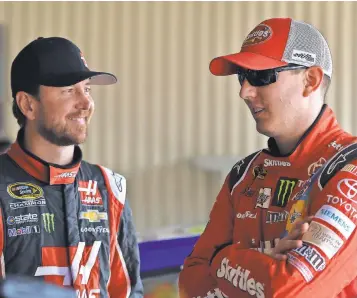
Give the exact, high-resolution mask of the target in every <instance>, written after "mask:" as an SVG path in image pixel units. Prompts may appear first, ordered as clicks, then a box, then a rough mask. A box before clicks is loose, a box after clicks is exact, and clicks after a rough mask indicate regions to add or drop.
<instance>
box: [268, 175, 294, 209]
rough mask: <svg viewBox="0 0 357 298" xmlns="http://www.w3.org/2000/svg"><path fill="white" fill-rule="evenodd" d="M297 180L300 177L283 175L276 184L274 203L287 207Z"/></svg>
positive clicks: (274, 204)
mask: <svg viewBox="0 0 357 298" xmlns="http://www.w3.org/2000/svg"><path fill="white" fill-rule="evenodd" d="M297 182H298V179H292V178H287V177H281V178H280V179H279V181H278V184H277V186H276V190H275V193H274V198H273V202H272V205H273V206H278V207H285V206H286V205H287V203H288V201H289V199H290V196H291V194H292V192H293V190H294V188H295V186H296V184H297Z"/></svg>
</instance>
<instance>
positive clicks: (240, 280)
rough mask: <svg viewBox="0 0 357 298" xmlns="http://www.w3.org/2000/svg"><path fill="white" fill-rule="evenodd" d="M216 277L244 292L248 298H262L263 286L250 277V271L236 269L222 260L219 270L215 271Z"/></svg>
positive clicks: (240, 268) (226, 260)
mask: <svg viewBox="0 0 357 298" xmlns="http://www.w3.org/2000/svg"><path fill="white" fill-rule="evenodd" d="M216 274H217V277H218V278H223V279H225V280H227V281H229V282H230V283H231V284H232V285H233V286H234V287H236V288H238V289H240V290H241V291H243V292H246V293H247V294H249V295H250V296H255V297H257V298H264V297H265V294H264V285H263V284H262V283H260V282H258V281H256V280H255V279H254V278H252V277H250V271H249V270H248V269H244V268H242V267H241V266H239V265H237V267H236V268H234V267H231V266H230V265H229V260H228V259H227V258H224V259H223V260H222V262H221V268H219V269H218V270H217V273H216Z"/></svg>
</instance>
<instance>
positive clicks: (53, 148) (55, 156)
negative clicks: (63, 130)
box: [23, 129, 74, 166]
mask: <svg viewBox="0 0 357 298" xmlns="http://www.w3.org/2000/svg"><path fill="white" fill-rule="evenodd" d="M23 145H24V147H25V149H26V150H27V151H29V152H31V153H32V154H34V155H35V156H37V157H39V158H40V159H42V160H44V161H46V162H48V163H52V164H56V165H60V166H64V165H68V164H70V163H72V161H73V155H74V146H73V145H72V146H63V147H62V146H57V145H54V144H52V143H50V142H49V141H47V140H46V139H44V138H43V137H42V136H41V135H39V134H38V133H34V132H32V131H31V130H30V129H25V133H24V144H23Z"/></svg>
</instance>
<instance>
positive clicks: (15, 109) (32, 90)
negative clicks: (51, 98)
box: [12, 84, 40, 127]
mask: <svg viewBox="0 0 357 298" xmlns="http://www.w3.org/2000/svg"><path fill="white" fill-rule="evenodd" d="M24 92H26V93H28V94H30V95H32V96H34V97H36V98H37V99H38V100H39V98H40V85H36V84H34V85H32V86H28V88H27V89H26V90H24ZM13 96H14V97H13V101H12V113H13V114H14V116H15V118H16V120H17V123H18V124H19V125H20V127H23V126H25V124H26V116H25V115H24V114H22V112H21V110H20V108H19V106H18V105H17V102H16V94H14V95H13Z"/></svg>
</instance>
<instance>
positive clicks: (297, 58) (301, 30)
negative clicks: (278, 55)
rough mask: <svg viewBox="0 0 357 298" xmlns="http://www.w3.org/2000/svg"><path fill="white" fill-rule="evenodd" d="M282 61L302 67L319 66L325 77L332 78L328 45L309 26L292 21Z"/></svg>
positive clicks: (320, 35)
mask: <svg viewBox="0 0 357 298" xmlns="http://www.w3.org/2000/svg"><path fill="white" fill-rule="evenodd" d="M282 60H283V61H285V62H288V63H294V64H299V65H304V66H312V65H317V66H320V67H321V68H322V69H323V71H324V73H325V74H326V75H328V76H329V77H330V78H331V77H332V57H331V52H330V49H329V47H328V44H327V42H326V40H325V38H324V37H323V36H322V34H321V33H320V32H319V31H318V30H317V29H316V28H314V27H313V26H311V25H310V24H307V23H304V22H300V21H294V20H292V22H291V27H290V32H289V37H288V42H287V44H286V48H285V51H284V55H283V59H282Z"/></svg>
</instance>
